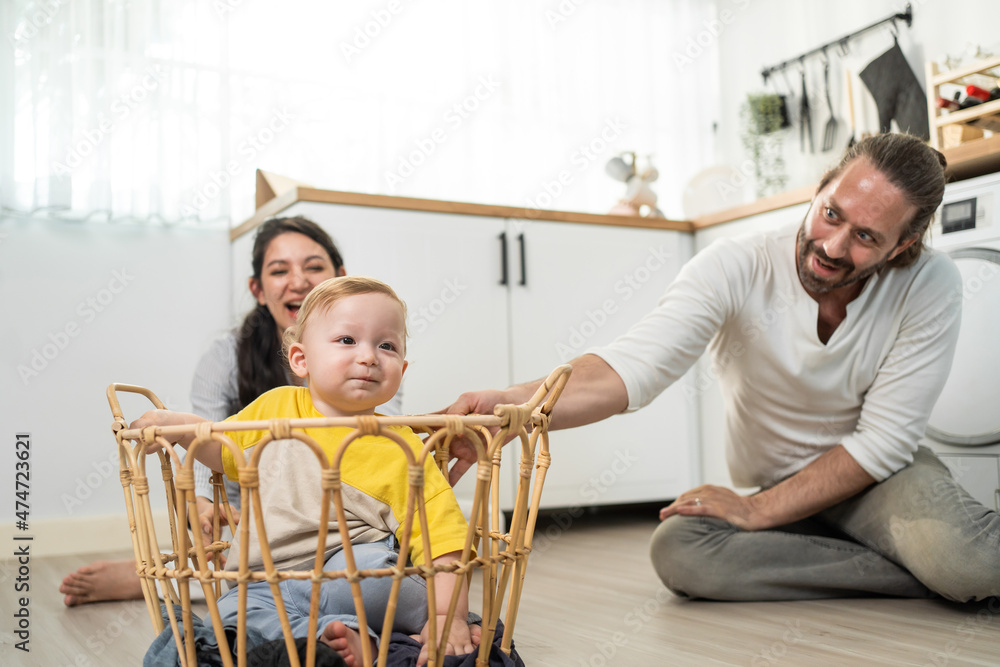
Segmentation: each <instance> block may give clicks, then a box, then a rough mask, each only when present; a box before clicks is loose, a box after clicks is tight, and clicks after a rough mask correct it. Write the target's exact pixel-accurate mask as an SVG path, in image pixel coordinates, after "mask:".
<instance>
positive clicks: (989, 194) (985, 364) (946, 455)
mask: <svg viewBox="0 0 1000 667" xmlns="http://www.w3.org/2000/svg"><path fill="white" fill-rule="evenodd" d="M930 244H931V245H932V246H933V247H935V248H938V249H940V250H942V251H943V252H947V253H948V254H949V255H950V256H951V257H952V259H953V260H954V261H955V264H956V266H958V268H959V270H960V271H961V273H962V280H963V283H964V285H963V299H962V329H961V333H960V335H959V339H958V348H957V350H956V352H955V361H954V364H953V365H952V369H951V374H950V375H949V376H948V381H947V383H946V384H945V386H944V389H943V391H942V392H941V398H940V399H938V402H937V404H936V405H935V406H934V409H933V411H932V412H931V416H930V419H929V421H928V425H927V437H926V442H925V444H928V445H929V446H930V447H931V448H932V449H933V450H935V452H936V453H937V454H938V456H940V457H941V459H942V460H943V461H944V462H945V463H946V464H947V465H948V466H949V467H950V468H951V470H952V472H953V473H954V475H955V478H956V479H958V480H959V481H960V482H961V483H962V485H963V486H965V488H966V489H968V491H969V492H970V493H971V494H972V495H973V496H974V497H975V498H976V499H977V500H979V501H980V502H982V503H983V504H984V505H986V506H987V507H990V508H992V509H995V510H998V511H1000V173H998V174H988V175H986V176H980V177H978V178H973V179H969V180H965V181H958V182H956V183H951V184H949V185H948V186H946V188H945V195H944V199H943V201H942V204H941V208H940V210H939V211H938V214H937V215H936V216H935V222H934V224H933V227H932V230H931V239H930Z"/></svg>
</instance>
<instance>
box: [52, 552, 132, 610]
mask: <svg viewBox="0 0 1000 667" xmlns="http://www.w3.org/2000/svg"><path fill="white" fill-rule="evenodd" d="M59 592H60V593H65V594H66V597H65V598H63V604H65V605H66V606H67V607H75V606H76V605H81V604H87V603H88V602H103V601H105V600H139V599H142V583H141V582H140V580H139V577H138V576H137V575H136V573H135V563H133V562H132V561H129V560H116V561H107V560H99V561H97V562H94V563H91V564H90V565H84V566H82V567H81V568H80V569H78V570H77V571H76V572H71V573H70V574H67V575H66V577H65V578H64V579H63V580H62V585H61V586H59Z"/></svg>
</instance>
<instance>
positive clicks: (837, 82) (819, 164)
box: [716, 0, 1000, 189]
mask: <svg viewBox="0 0 1000 667" xmlns="http://www.w3.org/2000/svg"><path fill="white" fill-rule="evenodd" d="M905 4H906V3H905V2H902V1H900V0H837V1H836V2H834V1H831V0H819V1H811V2H801V1H800V0H756V1H754V0H719V2H718V10H719V11H720V12H722V11H725V10H727V9H728V10H729V11H731V12H732V17H733V18H732V21H731V23H730V24H729V25H726V26H725V30H724V31H723V32H722V33H721V35H720V37H719V40H718V50H719V54H718V57H719V63H720V68H721V71H720V73H719V81H720V83H721V93H720V98H719V99H720V110H719V129H718V137H717V139H718V140H717V142H716V146H717V155H716V158H717V161H718V163H720V164H724V165H730V166H732V167H734V168H736V167H738V166H739V165H740V164H741V163H742V162H743V161H744V160H745V159H746V158H745V157H744V152H743V146H742V144H741V142H740V135H741V128H740V123H739V110H740V106H741V105H742V103H743V101H744V100H745V99H746V96H747V94H748V93H760V92H765V91H768V92H774V88H772V87H771V84H768V88H765V87H764V84H763V79H762V78H761V76H760V72H761V70H762V69H764V68H765V67H768V66H771V65H777V64H778V63H780V62H783V61H785V60H788V59H790V58H794V57H796V56H798V55H800V54H802V53H804V52H806V51H809V50H811V49H813V48H815V47H818V46H820V45H822V44H825V43H827V42H830V41H833V40H836V39H839V38H840V37H842V36H843V35H846V34H848V33H850V32H853V31H855V30H858V29H860V28H862V27H864V26H867V25H869V24H871V23H874V22H875V21H878V20H880V19H882V18H885V17H887V16H890V15H891V14H893V13H895V12H897V11H902V10H903V7H904V6H905ZM911 4H912V6H913V26H912V27H911V28H907V27H906V24H905V23H901V24H900V25H901V28H900V34H899V45H900V48H901V49H902V51H903V54H904V55H905V56H906V59H907V61H908V62H909V63H910V66H911V68H912V69H913V71H914V72H915V73H916V75H917V79H918V80H919V81H920V82H921V85H922V86H923V87H924V89H925V92H926V85H924V79H925V76H924V66H925V61H927V60H934V61H939V60H941V59H942V58H943V56H944V55H945V54H951V55H953V56H958V55H961V54H962V53H963V52H964V51H965V50H966V47H967V45H968V44H970V43H973V44H980V45H982V46H983V47H984V48H988V49H989V50H991V51H993V52H994V53H1000V35H998V34H997V31H996V27H997V25H998V22H1000V4H998V3H997V2H996V1H995V0H948V1H945V0H923V1H920V0H916V1H915V2H912V3H911ZM891 46H892V37H891V34H890V33H889V30H888V28H887V27H882V28H878V29H875V30H872V31H870V32H868V33H866V34H865V35H864V36H862V37H860V38H858V39H856V40H852V41H851V42H850V49H851V51H850V54H849V55H848V56H846V57H844V58H841V57H840V56H839V54H831V56H832V57H831V67H830V83H831V89H832V95H831V97H832V100H833V107H834V110H835V115H836V116H837V117H838V120H839V121H840V131H839V134H838V139H837V143H836V146H835V148H834V149H833V150H831V151H829V152H827V153H824V152H822V151H821V150H820V148H821V146H822V143H823V128H824V125H825V124H826V121H827V119H828V118H829V114H828V112H827V109H826V102H825V99H824V97H823V89H822V81H823V70H822V64H821V63H822V61H821V59H820V58H818V57H813V58H810V59H807V60H806V67H807V74H806V76H807V79H806V85H807V88H808V90H809V93H810V95H809V96H810V107H811V109H812V127H813V140H814V143H815V146H816V153H815V154H808V153H806V154H803V153H801V152H800V150H799V126H798V121H797V119H798V106H797V105H798V99H799V89H800V88H799V87H800V82H799V75H798V70H797V68H790V69H789V70H788V79H789V82H790V83H791V84H792V88H793V91H792V92H793V94H794V100H793V104H792V106H793V109H792V111H793V117H792V120H793V127H791V128H789V129H786V130H783V131H782V136H783V137H784V157H785V162H786V169H787V174H788V175H789V179H790V180H789V182H788V185H787V188H788V189H792V188H796V187H800V186H803V185H810V184H812V183H815V182H816V181H817V180H818V179H819V177H820V175H821V174H822V172H823V171H824V170H825V169H826V168H827V167H829V166H831V165H832V163H835V162H836V160H837V158H838V157H839V154H840V152H841V151H842V150H843V148H844V147H845V146H846V144H847V140H848V138H849V136H850V130H849V129H848V114H847V103H846V101H845V98H844V88H845V83H844V67H847V68H848V69H850V70H851V71H852V72H853V73H854V78H853V82H854V83H853V94H854V101H855V108H856V121H857V123H858V138H860V133H861V131H868V132H877V131H878V114H877V111H876V108H875V103H874V101H873V100H872V97H871V95H870V94H869V93H868V92H867V89H866V88H865V87H864V84H863V83H862V82H861V80H860V79H859V78H858V77H857V74H858V72H860V71H861V70H863V69H864V67H865V66H866V65H867V64H868V63H869V62H871V60H873V59H874V58H875V57H877V56H879V55H881V54H882V53H884V52H885V51H886V50H888V48H889V47H891ZM772 81H773V83H774V84H775V85H776V86H777V87H778V92H781V93H787V92H788V90H787V87H786V85H785V82H784V80H783V79H782V77H781V76H780V75H777V76H775V77H774V78H773V79H772ZM806 150H807V151H808V144H807V149H806Z"/></svg>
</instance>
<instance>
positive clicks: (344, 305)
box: [131, 276, 480, 665]
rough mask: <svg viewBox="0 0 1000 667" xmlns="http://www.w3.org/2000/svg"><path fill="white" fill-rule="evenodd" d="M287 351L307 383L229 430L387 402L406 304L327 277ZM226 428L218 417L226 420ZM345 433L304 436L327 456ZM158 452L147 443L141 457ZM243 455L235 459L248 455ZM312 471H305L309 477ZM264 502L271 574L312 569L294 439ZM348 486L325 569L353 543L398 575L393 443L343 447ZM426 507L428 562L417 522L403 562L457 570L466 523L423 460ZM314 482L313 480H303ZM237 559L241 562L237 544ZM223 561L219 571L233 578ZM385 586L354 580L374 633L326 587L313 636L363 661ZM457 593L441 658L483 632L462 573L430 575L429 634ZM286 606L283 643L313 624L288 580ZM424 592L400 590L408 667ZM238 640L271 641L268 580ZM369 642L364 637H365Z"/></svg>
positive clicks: (335, 588)
mask: <svg viewBox="0 0 1000 667" xmlns="http://www.w3.org/2000/svg"><path fill="white" fill-rule="evenodd" d="M285 351H286V352H287V358H288V363H289V366H290V367H291V370H292V372H293V373H294V374H295V375H296V376H297V377H299V378H302V379H303V380H304V381H306V382H307V385H308V386H306V387H280V388H278V389H273V390H271V391H269V392H267V393H265V394H263V395H262V396H260V397H259V398H258V399H257V400H255V401H254V402H253V403H251V404H250V405H248V406H247V407H246V408H244V409H243V410H242V411H240V412H239V414H237V415H234V416H233V417H230V418H229V420H238V421H254V420H266V419H273V418H286V417H287V418H292V419H294V418H299V417H352V416H357V415H371V414H374V410H375V406H377V405H381V404H382V403H385V402H386V401H388V400H389V399H390V398H392V396H393V395H394V394H395V393H396V391H397V389H398V388H399V385H400V382H401V380H402V378H403V373H404V371H405V370H406V366H407V362H406V361H405V359H404V356H405V351H406V306H405V305H404V304H403V302H402V301H401V300H400V298H399V297H398V296H397V295H396V293H395V292H394V291H393V290H392V288H391V287H389V286H388V285H386V284H385V283H382V282H380V281H377V280H374V279H372V278H365V277H356V276H349V277H340V278H332V279H330V280H327V281H326V282H324V283H321V284H320V285H318V286H317V287H316V288H315V289H314V290H313V291H312V292H311V293H310V294H309V295H308V297H306V299H305V301H304V302H303V303H302V308H301V312H300V313H299V316H298V321H297V323H296V324H295V325H294V326H292V327H291V328H290V329H289V330H288V331H287V332H286V334H285ZM229 420H227V421H229ZM202 421H205V420H204V419H202V418H201V417H198V416H197V415H193V414H188V413H178V412H170V411H166V410H152V411H150V412H147V413H146V414H144V415H143V416H142V417H141V418H140V419H138V420H137V421H135V422H134V423H133V424H131V428H143V427H146V426H150V425H161V426H166V425H177V424H193V423H198V422H202ZM392 430H394V431H395V432H396V433H397V434H399V435H400V436H401V437H402V438H403V439H404V440H405V441H406V442H407V443H408V444H409V445H410V446H411V447H412V449H413V451H414V453H417V454H418V453H419V452H420V450H421V449H422V447H423V443H422V442H421V441H420V439H419V438H418V437H417V436H416V435H415V434H414V433H413V432H412V431H411V430H410V429H409V428H408V427H405V426H403V427H392ZM351 431H352V429H350V428H338V429H330V428H324V429H306V430H305V432H306V433H307V434H308V435H310V436H311V437H312V438H313V439H314V440H316V441H317V442H318V443H319V444H320V445H321V446H322V447H323V448H324V450H325V451H326V453H327V455H328V456H330V455H331V454H332V453H333V452H334V451H335V449H336V448H337V446H338V445H339V444H340V442H341V441H342V439H343V437H344V436H345V435H347V434H348V433H350V432H351ZM227 435H228V436H229V437H231V438H232V439H233V441H234V442H235V443H236V444H237V445H238V446H240V447H242V448H243V449H244V450H248V449H250V448H251V447H252V446H253V445H254V443H256V442H257V441H258V440H259V439H260V438H261V437H262V436H263V435H264V434H263V432H260V431H233V432H228V433H227ZM193 439H194V437H193V435H191V436H183V437H181V438H180V439H179V442H178V444H180V446H182V447H185V448H187V447H188V446H189V445H190V444H191V443H192V441H193ZM155 449H157V447H155V446H151V447H150V451H155ZM250 453H251V452H249V451H245V454H246V456H247V458H248V459H249V456H250ZM195 456H196V458H197V459H198V460H199V461H201V462H202V463H204V464H206V465H207V466H208V467H210V468H212V469H213V470H216V471H224V472H225V473H226V474H227V476H229V477H230V478H231V479H236V477H237V472H236V462H235V459H234V457H233V456H232V453H231V452H230V451H229V450H228V449H226V448H224V447H222V446H221V444H219V443H218V442H212V443H206V444H202V445H199V447H198V448H197V449H196V450H195ZM310 466H311V467H310ZM259 469H260V481H261V484H260V493H261V504H262V507H263V516H264V520H265V529H266V531H267V538H268V544H269V546H270V549H271V554H272V557H273V559H274V564H275V567H277V568H278V569H310V568H311V567H312V562H313V558H314V557H315V550H316V539H317V535H318V532H319V521H318V519H319V511H318V507H319V504H320V502H321V498H322V496H321V489H320V485H319V476H318V474H317V472H318V463H317V461H316V457H315V455H314V454H313V453H312V451H311V450H310V449H308V448H307V447H306V446H305V445H304V444H302V443H297V442H295V443H293V442H281V443H275V444H273V445H268V446H267V447H266V448H265V449H264V451H263V455H262V457H261V461H260V464H259ZM340 469H341V479H342V481H343V483H344V485H343V486H342V487H341V489H342V494H343V495H342V497H343V503H344V509H345V513H346V515H347V519H348V526H349V534H348V535H347V536H344V535H342V534H341V533H340V532H339V530H338V527H337V522H336V518H335V516H334V515H335V513H334V511H333V508H332V507H331V511H330V517H331V519H330V526H329V528H330V530H329V532H328V537H327V545H326V558H327V561H326V564H325V566H324V568H323V569H324V570H327V571H329V570H341V569H346V561H345V559H344V555H343V549H342V546H343V544H342V540H344V539H349V540H350V542H351V544H352V548H353V554H354V559H355V565H356V566H357V568H358V569H361V570H364V569H373V568H385V567H394V566H395V565H396V561H397V559H398V558H399V551H398V550H399V542H398V540H399V537H400V535H401V531H402V528H403V522H404V520H405V512H406V497H407V493H408V471H407V464H406V457H405V455H404V453H403V452H402V451H401V450H400V449H399V446H398V445H397V444H396V443H395V442H393V441H392V440H390V439H389V438H385V437H364V438H362V439H360V440H358V441H355V442H354V443H352V444H351V445H350V446H349V447H348V448H347V450H346V452H345V454H344V457H343V459H342V461H341V465H340ZM424 479H425V482H424V484H425V485H424V497H425V504H426V508H427V516H428V532H429V534H430V543H431V552H432V553H430V554H425V553H424V552H423V544H422V539H421V534H420V523H419V521H417V520H416V517H414V521H413V529H412V533H411V537H410V543H409V553H408V554H406V555H405V556H406V557H408V559H409V560H410V561H411V562H412V563H414V564H417V565H419V564H421V563H425V562H427V561H428V560H430V561H432V562H433V563H434V564H444V563H449V562H452V561H454V560H457V559H458V558H459V557H460V556H461V550H462V548H463V546H464V544H465V536H466V531H467V529H468V525H467V523H466V521H465V518H464V517H463V515H462V512H461V510H460V509H459V507H458V502H457V501H456V499H455V496H454V493H453V492H452V491H451V487H450V486H449V485H448V482H447V480H446V479H445V478H444V476H443V475H442V473H441V472H440V471H439V470H438V469H437V468H436V467H435V466H434V464H433V458H432V457H427V461H426V463H425V466H424ZM313 481H314V482H313ZM257 543H258V541H257V539H256V526H255V525H254V524H251V539H250V566H251V569H262V563H263V560H262V557H261V554H260V551H259V548H258V547H256V544H257ZM231 553H233V554H236V553H239V547H238V545H237V544H235V543H234V545H233V550H232V552H231ZM236 561H237V559H236V558H230V560H229V563H228V564H227V569H236V567H237V566H238V563H237V562H236ZM391 583H392V582H391V579H390V578H388V577H382V578H366V579H365V580H364V581H363V583H362V597H363V599H364V604H365V614H366V617H367V620H368V624H369V626H370V627H368V628H363V629H362V628H359V627H358V625H359V624H358V619H357V616H356V615H355V609H354V603H353V599H352V597H351V591H350V586H349V584H348V583H347V582H346V581H344V580H343V579H338V580H333V581H328V582H325V583H323V584H322V590H321V596H320V619H319V625H318V626H317V627H318V628H319V629H320V635H319V639H320V641H322V642H323V643H325V644H327V645H328V646H330V647H331V648H333V649H334V650H336V651H337V652H338V653H340V654H341V656H343V657H344V659H345V661H346V662H347V664H348V665H354V664H360V663H361V654H362V653H361V651H362V642H363V641H371V642H372V647H373V649H374V646H375V645H376V642H377V641H378V636H379V632H380V631H381V627H380V626H381V623H382V621H383V618H384V614H385V609H386V605H387V602H388V596H389V588H390V586H391ZM455 586H462V587H463V590H462V592H461V594H460V596H459V604H458V608H457V609H456V612H455V616H454V620H453V621H452V625H451V630H450V633H449V635H448V637H447V639H446V641H445V642H441V644H440V645H441V646H442V648H444V649H445V651H446V653H448V654H463V653H471V652H472V651H473V650H475V647H476V645H477V644H478V643H479V636H480V629H479V627H478V626H472V630H470V626H469V625H467V623H466V617H467V615H468V592H467V591H466V590H465V579H464V577H460V576H456V575H453V574H450V573H439V574H437V575H436V576H435V578H434V590H435V605H436V609H437V627H438V628H439V632H440V629H443V627H444V620H445V615H446V614H447V611H448V605H449V603H450V601H451V596H452V592H453V591H454V587H455ZM237 592H238V590H237V589H233V590H230V591H229V592H228V593H227V594H226V595H224V596H223V597H222V598H221V599H220V600H219V612H220V615H221V616H222V621H223V624H224V625H225V626H226V627H227V628H229V627H232V628H235V627H236V618H237V613H238V606H237V602H238V601H237V596H236V593H237ZM281 592H282V599H283V601H284V603H285V608H286V610H287V612H288V617H289V623H290V624H291V626H292V634H293V635H294V636H296V637H303V636H305V635H306V632H307V629H308V622H309V601H310V594H311V584H310V582H308V581H299V580H287V581H284V582H282V583H281ZM428 625H429V623H428V619H427V590H426V584H425V582H424V581H423V579H421V578H420V577H419V576H416V575H414V576H411V577H408V578H406V579H404V580H403V583H402V586H401V589H400V596H399V602H398V607H397V612H396V616H395V623H394V627H393V631H395V632H404V633H406V634H411V635H413V636H414V637H415V638H418V639H419V640H420V641H421V642H422V643H423V644H424V647H423V650H422V652H421V654H420V658H419V659H418V664H423V663H424V662H426V660H427V641H428ZM247 626H248V633H247V634H248V637H250V636H257V637H260V638H263V640H265V641H266V640H273V639H278V638H280V637H281V636H282V635H281V627H280V624H279V623H278V618H277V610H276V608H275V604H274V600H273V597H272V595H271V591H270V588H269V586H268V584H267V583H266V582H257V583H254V584H250V585H249V586H248V596H247ZM366 636H367V637H368V638H369V639H367V640H366V639H365V637H366Z"/></svg>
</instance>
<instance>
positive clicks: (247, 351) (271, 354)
mask: <svg viewBox="0 0 1000 667" xmlns="http://www.w3.org/2000/svg"><path fill="white" fill-rule="evenodd" d="M289 232H295V233H297V234H302V235H304V236H307V237H309V238H310V239H312V240H313V241H315V242H316V243H318V244H320V245H321V246H323V249H324V250H326V254H327V255H329V256H330V261H331V262H333V270H334V272H335V273H339V272H340V269H341V268H342V267H343V266H344V260H343V259H342V258H341V256H340V251H339V250H338V249H337V246H336V244H335V243H334V242H333V239H331V238H330V235H329V234H327V233H326V232H325V231H323V228H322V227H320V226H319V225H317V224H316V223H315V222H313V221H312V220H309V219H308V218H303V217H301V216H299V217H294V218H272V219H271V220H268V221H267V222H265V223H264V224H262V225H261V226H260V227H259V228H258V229H257V235H256V236H255V237H254V242H253V259H252V264H253V277H254V278H255V279H256V280H257V281H258V282H259V281H260V278H261V272H262V271H263V268H264V253H266V252H267V247H268V246H269V245H270V244H271V241H273V240H274V239H275V238H277V237H278V236H281V235H282V234H287V233H289ZM282 333H284V332H281V331H278V324H277V322H275V321H274V317H273V316H272V315H271V311H269V310H268V309H267V306H265V305H262V304H258V305H257V307H256V308H254V309H253V310H251V311H250V312H249V313H247V316H246V317H245V318H243V324H241V325H240V328H239V332H238V333H237V338H236V368H237V373H236V377H237V386H238V388H239V405H237V406H233V407H234V408H235V410H233V411H234V412H235V411H239V410H242V409H243V408H244V407H246V406H247V405H248V404H249V403H251V402H252V401H253V400H254V399H256V398H257V397H258V396H260V395H261V394H263V393H264V392H265V391H269V390H271V389H274V388H275V387H281V386H284V385H286V384H288V376H287V375H286V364H285V361H284V359H282V357H281V334H282Z"/></svg>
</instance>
